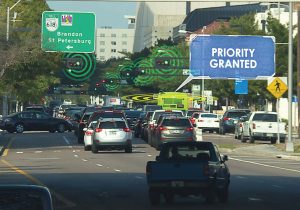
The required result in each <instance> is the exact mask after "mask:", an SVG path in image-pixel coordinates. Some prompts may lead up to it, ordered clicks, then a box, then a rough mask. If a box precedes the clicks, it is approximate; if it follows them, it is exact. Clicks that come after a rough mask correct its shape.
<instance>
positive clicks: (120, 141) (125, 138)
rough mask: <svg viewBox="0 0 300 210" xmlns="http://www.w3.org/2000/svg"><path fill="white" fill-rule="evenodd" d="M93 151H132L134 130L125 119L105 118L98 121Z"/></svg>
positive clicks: (94, 134)
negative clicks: (132, 130)
mask: <svg viewBox="0 0 300 210" xmlns="http://www.w3.org/2000/svg"><path fill="white" fill-rule="evenodd" d="M91 149H92V153H97V152H98V151H99V150H123V149H125V152H126V153H131V152H132V132H131V130H130V128H129V127H128V124H127V122H126V120H124V119H121V118H120V119H117V118H114V119H109V118H104V119H100V120H99V121H98V124H97V126H96V128H95V129H94V133H93V141H92V148H91Z"/></svg>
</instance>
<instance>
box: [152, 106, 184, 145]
mask: <svg viewBox="0 0 300 210" xmlns="http://www.w3.org/2000/svg"><path fill="white" fill-rule="evenodd" d="M161 115H164V116H166V115H172V116H178V117H183V112H182V111H181V110H155V111H154V112H153V115H152V116H151V118H150V120H149V124H148V127H147V129H148V130H147V133H148V144H150V145H151V146H152V145H153V144H152V136H153V132H154V128H155V127H156V126H157V123H156V121H157V120H158V118H159V117H160V116H161Z"/></svg>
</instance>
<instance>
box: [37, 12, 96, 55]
mask: <svg viewBox="0 0 300 210" xmlns="http://www.w3.org/2000/svg"><path fill="white" fill-rule="evenodd" d="M95 22H96V21H95V14H94V13H79V12H67V11H66V12H56V11H45V12H43V15H42V49H43V50H44V51H46V52H73V53H74V52H78V53H93V52H95Z"/></svg>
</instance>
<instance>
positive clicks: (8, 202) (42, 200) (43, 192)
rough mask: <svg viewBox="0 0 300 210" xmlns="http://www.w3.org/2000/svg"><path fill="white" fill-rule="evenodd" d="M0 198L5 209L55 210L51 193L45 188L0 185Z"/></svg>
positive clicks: (0, 204)
mask: <svg viewBox="0 0 300 210" xmlns="http://www.w3.org/2000/svg"><path fill="white" fill-rule="evenodd" d="M0 196H1V202H0V206H1V207H2V208H3V209H24V208H26V209H32V210H34V209H39V210H53V204H52V198H51V194H50V191H49V190H48V188H46V187H43V186H37V185H0ZM24 204H26V207H24ZM2 208H1V209H2Z"/></svg>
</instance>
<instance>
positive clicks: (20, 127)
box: [15, 123, 24, 133]
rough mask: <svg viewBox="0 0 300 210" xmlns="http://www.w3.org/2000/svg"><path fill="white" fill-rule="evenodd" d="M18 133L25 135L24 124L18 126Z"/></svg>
mask: <svg viewBox="0 0 300 210" xmlns="http://www.w3.org/2000/svg"><path fill="white" fill-rule="evenodd" d="M15 128H16V132H17V133H23V132H24V125H23V124H21V123H20V124H16V127H15Z"/></svg>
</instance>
